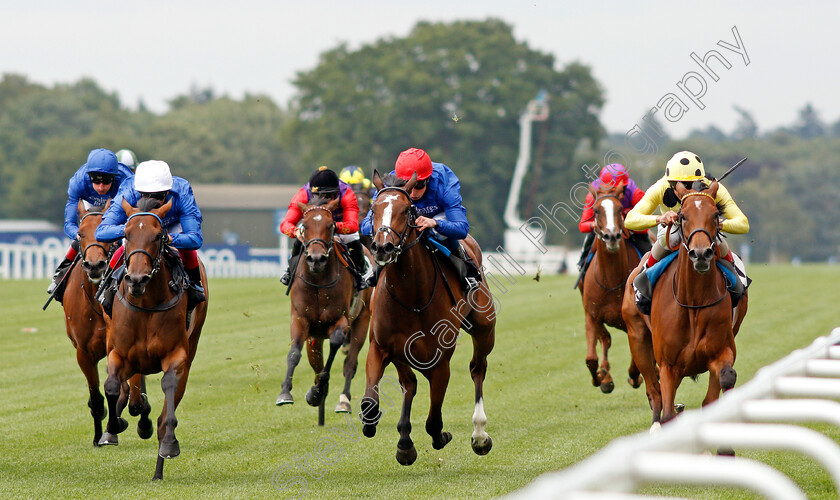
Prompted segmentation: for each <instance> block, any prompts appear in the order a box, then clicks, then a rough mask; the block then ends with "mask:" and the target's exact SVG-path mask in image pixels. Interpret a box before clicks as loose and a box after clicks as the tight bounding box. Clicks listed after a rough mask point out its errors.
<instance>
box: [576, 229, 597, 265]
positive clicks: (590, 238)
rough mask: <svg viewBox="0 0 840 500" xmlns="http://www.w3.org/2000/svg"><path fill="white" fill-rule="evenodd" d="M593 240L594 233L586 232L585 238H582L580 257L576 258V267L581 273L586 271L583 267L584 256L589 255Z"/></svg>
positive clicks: (584, 263) (584, 262)
mask: <svg viewBox="0 0 840 500" xmlns="http://www.w3.org/2000/svg"><path fill="white" fill-rule="evenodd" d="M594 241H595V233H587V234H586V238H584V240H583V249H582V250H581V252H580V259H578V263H577V268H578V271H580V272H581V274H583V273H585V272H586V269H584V268H583V267H584V266H585V265H586V257H587V256H588V255H589V251H590V250H592V243H593V242H594Z"/></svg>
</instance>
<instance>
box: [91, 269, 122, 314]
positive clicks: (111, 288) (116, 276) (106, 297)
mask: <svg viewBox="0 0 840 500" xmlns="http://www.w3.org/2000/svg"><path fill="white" fill-rule="evenodd" d="M123 276H125V267H124V266H120V267H118V268H117V269H110V268H109V270H108V271H107V274H106V275H105V277H104V278H102V282H101V283H100V284H99V290H97V292H96V300H98V301H99V303H100V304H102V310H103V311H104V312H105V314H107V315H108V317H109V318H110V317H111V313H112V311H113V307H114V296H115V295H116V294H117V287H118V286H119V285H120V281H122V279H123Z"/></svg>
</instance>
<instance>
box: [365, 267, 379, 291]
mask: <svg viewBox="0 0 840 500" xmlns="http://www.w3.org/2000/svg"><path fill="white" fill-rule="evenodd" d="M380 271H382V268H381V267H379V264H377V263H376V262H374V263H373V269H371V270H370V272H369V273H368V276H367V279H366V280H365V285H366V286H368V287H369V288H373V287H375V286H376V283H378V282H379V273H380Z"/></svg>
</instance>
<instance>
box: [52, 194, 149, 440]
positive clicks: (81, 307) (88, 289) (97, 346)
mask: <svg viewBox="0 0 840 500" xmlns="http://www.w3.org/2000/svg"><path fill="white" fill-rule="evenodd" d="M110 203H111V202H110V201H109V202H108V204H107V205H105V207H104V208H101V209H100V208H99V207H93V208H91V209H89V210H88V209H86V208H85V205H84V202H82V201H80V202H79V206H78V211H79V245H80V248H81V249H82V250H81V253H80V256H79V262H80V263H81V265H74V266H73V269H71V270H70V273H69V275H68V276H67V281H66V288H65V292H64V300H63V306H64V325H65V327H66V329H67V336H68V337H69V338H70V342H72V343H73V347H74V348H75V349H76V361H77V362H78V363H79V368H81V370H82V373H83V374H84V376H85V378H86V379H87V384H88V391H89V393H90V397H89V399H88V407H89V408H90V415H91V416H92V417H93V429H94V431H93V444H94V446H99V439H100V438H101V437H102V420H103V419H104V418H105V415H106V412H105V398H104V397H103V396H102V393H101V392H100V391H99V370H98V364H99V360H100V359H102V358H104V357H105V330H106V321H108V320H109V319H110V318H108V317H107V316H105V315H104V314H103V313H102V305H101V304H100V303H99V302H98V301H97V300H96V299H94V296H95V295H96V289H97V287H98V286H99V282H100V281H101V280H102V276H103V273H104V272H105V269H106V266H107V262H108V254H109V252H110V250H111V244H110V243H103V242H99V241H96V238H94V233H95V232H96V228H97V226H99V223H100V222H102V214H103V213H104V212H105V210H107V209H108V205H110ZM131 387H132V390H131V406H129V411H130V412H131V414H132V415H138V414H139V415H141V418H140V421H139V423H138V424H137V433H138V434H139V435H140V437H142V438H143V439H148V438H149V437H151V435H152V421H151V420H149V411H150V409H151V408H150V407H149V403H148V401H147V400H146V398H145V396H144V395H143V394H142V393H144V392H145V388H144V387H145V380H143V378H142V375H137V377H136V378H134V379H132V380H131ZM128 394H129V383H128V382H127V383H126V384H124V385H123V387H122V391H121V395H120V399H119V402H118V405H117V407H118V408H119V410H120V411H122V409H123V408H124V407H125V405H126V403H127V402H128ZM125 425H128V424H127V422H126V424H125ZM113 444H116V442H115V443H113Z"/></svg>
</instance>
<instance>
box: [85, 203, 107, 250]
mask: <svg viewBox="0 0 840 500" xmlns="http://www.w3.org/2000/svg"><path fill="white" fill-rule="evenodd" d="M91 215H103V212H88V213H86V214H85V215H84V217H82V220H81V221H79V223H80V224H81V222H82V221H84V220H85V219H87V218H88V217H89V216H91ZM91 247H99V248H101V249H102V251H103V252H105V255H108V249H107V248H105V245H103V244H102V243H99V242H98V241H94V242H93V243H89V244H87V245H85V248H84V249H83V250H82V260H83V261H84V260H87V251H88V250H89V249H90V248H91Z"/></svg>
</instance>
